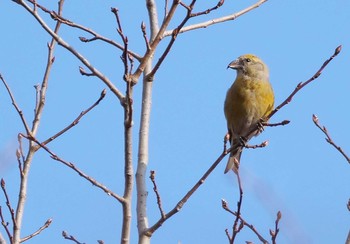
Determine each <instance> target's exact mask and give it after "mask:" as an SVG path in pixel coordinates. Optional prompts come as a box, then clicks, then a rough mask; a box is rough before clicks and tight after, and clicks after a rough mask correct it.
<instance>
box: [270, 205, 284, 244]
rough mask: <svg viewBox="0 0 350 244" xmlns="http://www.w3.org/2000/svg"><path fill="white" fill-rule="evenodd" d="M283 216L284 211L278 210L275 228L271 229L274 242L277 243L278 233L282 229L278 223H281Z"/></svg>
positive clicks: (273, 243)
mask: <svg viewBox="0 0 350 244" xmlns="http://www.w3.org/2000/svg"><path fill="white" fill-rule="evenodd" d="M281 218H282V213H281V211H278V212H277V217H276V221H275V230H274V231H272V230H270V235H271V241H272V244H276V238H277V235H278V233H279V231H280V229H279V227H278V224H279V222H280V220H281Z"/></svg>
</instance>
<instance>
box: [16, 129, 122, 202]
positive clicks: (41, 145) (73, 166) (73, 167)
mask: <svg viewBox="0 0 350 244" xmlns="http://www.w3.org/2000/svg"><path fill="white" fill-rule="evenodd" d="M20 136H22V137H24V138H26V139H28V140H30V141H33V142H35V143H36V144H37V145H39V146H40V147H41V148H42V149H44V150H45V151H46V152H47V153H48V154H50V155H51V158H52V159H53V160H56V161H59V162H61V163H63V164H64V165H66V166H67V167H69V168H71V169H72V170H74V171H75V172H76V173H78V174H79V175H80V176H81V177H83V178H84V179H86V180H88V181H89V182H90V183H91V184H93V185H94V186H96V187H98V188H100V189H101V190H103V191H104V192H105V193H107V195H109V196H112V197H113V198H115V199H116V200H118V201H119V202H120V203H123V202H124V198H122V197H121V196H119V195H117V194H115V193H114V192H113V191H111V190H109V189H108V188H107V187H106V186H104V185H103V184H101V183H100V182H98V181H97V180H95V179H94V178H92V177H90V176H88V175H87V174H85V173H84V172H83V171H82V170H80V169H78V168H77V167H76V166H75V165H74V164H73V163H71V162H67V161H65V160H63V159H62V158H60V157H59V156H57V155H56V154H55V153H53V152H52V151H51V150H50V149H49V148H48V147H47V146H45V145H44V144H42V143H41V142H39V141H38V140H37V139H36V138H34V137H31V136H26V135H23V134H21V133H20Z"/></svg>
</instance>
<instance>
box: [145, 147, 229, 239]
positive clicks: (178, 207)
mask: <svg viewBox="0 0 350 244" xmlns="http://www.w3.org/2000/svg"><path fill="white" fill-rule="evenodd" d="M228 153H230V150H227V151H223V152H222V153H221V154H220V156H219V157H218V158H217V159H216V160H215V162H214V163H213V164H212V165H211V166H210V168H209V169H208V170H207V171H206V172H205V173H204V174H203V176H202V177H201V178H200V179H199V180H198V181H197V183H196V184H195V185H194V186H193V187H192V188H191V189H190V190H189V191H188V192H187V193H186V195H185V196H184V197H182V199H181V200H180V201H179V202H178V203H177V204H176V205H175V207H174V208H173V209H172V210H170V211H169V212H168V213H166V214H165V218H163V217H162V218H160V219H159V220H158V221H157V222H156V223H155V224H154V225H153V226H151V227H150V228H148V229H147V230H146V231H145V233H144V234H145V235H146V236H149V237H150V236H152V234H153V233H154V232H155V231H156V230H157V229H158V228H159V227H160V226H161V225H162V224H163V223H164V222H165V221H166V220H167V219H169V218H170V217H171V216H173V215H174V214H176V213H178V212H179V211H180V210H181V208H182V207H183V206H184V205H185V203H186V202H187V200H188V199H189V198H190V197H191V196H192V195H193V193H194V192H195V191H196V190H197V189H198V188H199V187H200V186H201V185H202V184H203V183H204V182H205V180H206V179H207V178H208V176H209V175H210V174H211V172H212V171H213V170H214V169H215V168H216V166H218V164H219V163H220V162H221V160H222V159H223V158H224V157H225V156H226V155H227V154H228Z"/></svg>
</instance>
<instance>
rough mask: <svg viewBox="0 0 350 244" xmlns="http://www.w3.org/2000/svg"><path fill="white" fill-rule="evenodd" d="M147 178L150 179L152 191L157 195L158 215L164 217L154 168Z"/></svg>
mask: <svg viewBox="0 0 350 244" xmlns="http://www.w3.org/2000/svg"><path fill="white" fill-rule="evenodd" d="M149 178H150V179H151V181H152V184H153V191H154V193H155V194H156V197H157V204H158V209H159V212H160V216H161V217H162V218H163V219H164V218H165V213H164V210H163V207H162V200H161V198H160V194H159V191H158V187H157V183H156V179H155V178H156V172H155V171H154V170H151V174H150V176H149Z"/></svg>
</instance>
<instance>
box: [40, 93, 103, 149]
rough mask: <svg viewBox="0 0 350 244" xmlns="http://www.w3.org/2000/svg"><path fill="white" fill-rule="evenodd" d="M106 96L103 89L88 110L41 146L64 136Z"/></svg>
mask: <svg viewBox="0 0 350 244" xmlns="http://www.w3.org/2000/svg"><path fill="white" fill-rule="evenodd" d="M105 96H106V89H104V90H103V91H102V92H101V94H100V97H99V98H98V100H97V101H96V102H95V103H94V104H93V105H91V106H90V107H89V108H88V109H86V110H84V111H82V112H81V113H80V114H79V116H78V117H77V118H76V119H75V120H74V121H73V122H72V123H71V124H69V125H68V126H67V127H65V128H64V129H63V130H61V131H59V132H58V133H56V134H55V135H53V136H51V137H50V138H48V139H46V140H45V141H43V142H42V143H41V144H42V145H47V144H48V143H50V142H52V141H53V140H55V139H56V138H57V137H59V136H61V135H62V134H64V133H65V132H67V131H68V130H70V129H71V128H72V127H74V126H76V125H77V124H78V123H79V121H80V119H81V118H82V117H83V116H84V115H86V114H87V113H88V112H90V111H91V110H92V109H93V108H94V107H96V106H97V105H98V104H99V103H100V102H101V101H102V100H103V98H104V97H105ZM39 148H40V145H37V147H36V150H38V149H39Z"/></svg>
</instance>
